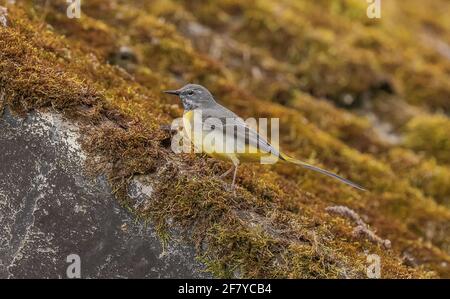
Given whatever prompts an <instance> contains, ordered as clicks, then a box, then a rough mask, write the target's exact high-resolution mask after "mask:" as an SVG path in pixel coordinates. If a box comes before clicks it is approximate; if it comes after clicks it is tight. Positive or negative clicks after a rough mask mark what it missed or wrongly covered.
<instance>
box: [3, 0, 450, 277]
mask: <svg viewBox="0 0 450 299" xmlns="http://www.w3.org/2000/svg"><path fill="white" fill-rule="evenodd" d="M40 2H42V3H40ZM85 2H86V3H85ZM85 2H83V4H82V17H81V19H69V18H67V16H66V8H67V6H66V5H67V4H66V3H65V1H62V0H61V1H29V2H25V3H17V4H13V5H12V4H4V5H5V6H6V7H7V9H8V15H7V21H8V23H7V26H6V27H5V26H1V25H0V36H1V38H0V94H1V95H2V96H1V97H0V101H1V102H0V106H1V105H5V104H6V105H9V106H10V107H11V108H12V109H13V110H14V111H15V112H16V113H21V114H23V113H27V112H28V111H31V110H33V109H53V110H56V111H58V112H60V113H62V114H64V115H65V116H66V117H67V118H69V119H71V120H72V121H76V122H78V123H79V124H80V125H81V126H82V127H83V128H84V134H83V140H81V142H82V143H83V144H84V149H85V150H86V151H87V152H88V153H89V154H90V163H89V165H87V167H88V168H89V170H91V171H92V172H93V173H103V174H106V175H107V176H108V178H109V181H110V183H111V185H112V186H113V189H114V191H115V194H116V197H117V198H118V200H120V201H121V202H122V203H123V205H124V206H125V207H127V208H129V209H130V210H131V211H132V212H133V213H134V214H135V215H136V217H137V218H139V219H143V220H144V221H151V222H152V223H153V224H155V225H156V226H157V227H158V229H159V232H160V235H161V239H162V242H164V240H165V238H170V228H171V227H172V226H176V227H177V228H179V229H181V230H183V231H184V232H185V235H186V242H193V243H194V244H195V245H196V246H197V250H198V257H199V259H201V260H202V261H203V262H204V263H205V264H206V265H207V266H208V269H209V271H211V272H212V273H213V274H215V275H217V276H221V277H292V278H297V277H314V278H318V277H326V278H333V277H365V275H366V265H367V261H366V256H367V255H368V254H378V255H380V257H381V261H382V276H383V277H394V278H406V277H450V269H449V263H450V199H449V198H450V166H449V164H448V161H449V147H448V142H447V143H446V141H448V138H447V137H448V130H446V129H445V127H446V126H447V127H448V122H449V120H448V114H445V113H448V112H449V109H450V108H449V106H448V104H449V101H448V99H449V95H450V87H449V82H450V81H449V75H450V63H449V60H448V57H446V56H445V51H444V52H443V50H442V48H443V47H437V46H433V45H435V44H433V43H432V42H422V43H418V42H417V40H421V38H423V39H431V40H433V41H435V42H436V43H438V41H439V42H440V43H444V44H448V43H449V40H450V35H449V34H450V33H449V24H448V18H445V17H444V15H443V12H445V11H446V10H445V8H446V7H447V8H448V3H447V2H446V1H438V0H435V1H432V3H433V4H432V5H431V4H430V6H429V9H428V10H427V12H426V13H425V11H424V10H423V9H422V7H421V2H420V1H418V0H417V1H410V3H409V4H408V6H407V7H404V6H403V5H401V1H389V3H385V2H383V5H385V6H383V17H382V19H381V20H375V21H374V20H370V21H369V20H368V19H367V17H366V15H365V9H366V7H365V6H364V5H362V4H361V3H360V2H359V1H337V0H334V1H314V2H311V1H294V0H283V1H278V2H277V4H275V3H273V4H272V2H269V1H257V0H255V1H231V0H223V1H222V0H221V1H214V2H210V3H209V4H205V3H202V4H200V3H201V2H199V1H198V2H197V1H196V2H193V1H171V0H158V1H152V2H149V3H147V2H144V1H137V0H135V1H133V0H132V1H130V0H129V1H119V0H110V1H101V0H91V1H85ZM447 11H448V10H447ZM186 82H198V83H201V84H203V85H205V86H207V87H208V88H209V89H210V90H211V91H212V92H213V93H214V95H215V96H216V97H217V99H218V100H219V101H220V102H221V103H223V104H225V105H227V106H228V107H230V108H231V109H232V110H234V111H235V112H237V113H238V114H240V115H241V116H243V117H279V118H280V122H281V132H280V133H281V134H280V135H281V140H280V141H281V146H282V148H284V149H285V150H286V151H287V152H288V153H289V154H291V155H293V156H295V157H298V158H302V159H304V160H307V161H309V162H311V163H315V164H317V165H319V166H323V167H326V168H328V169H331V170H334V171H337V172H339V173H340V174H342V175H343V176H345V177H348V178H350V179H352V180H354V181H355V182H358V183H361V184H363V185H364V186H366V187H367V188H368V189H369V190H370V192H365V193H360V192H357V191H355V190H352V189H350V188H349V187H347V186H345V185H342V184H339V183H337V182H335V181H333V180H330V179H328V178H326V177H322V176H319V175H316V174H314V173H310V172H307V171H304V170H302V169H299V168H297V167H295V166H289V165H284V164H276V165H273V166H267V165H244V166H243V167H241V168H240V171H239V176H238V185H239V188H238V190H237V191H238V192H237V195H236V196H234V195H233V194H232V193H230V192H227V191H226V188H225V186H226V182H224V181H223V180H221V179H219V177H218V175H219V174H221V173H222V172H223V171H225V170H226V169H227V167H228V165H227V164H226V163H224V162H219V161H216V160H214V159H212V158H207V157H205V156H202V155H197V156H196V155H193V154H192V155H190V154H183V155H176V154H174V153H172V152H171V151H170V148H169V147H168V142H167V140H168V138H170V136H169V135H168V133H167V132H165V131H163V130H162V129H161V128H160V125H161V124H168V123H170V122H171V120H172V119H173V118H175V117H178V116H180V114H181V112H182V111H181V109H180V107H179V106H177V105H176V104H177V102H176V101H174V100H173V99H170V98H167V97H165V96H164V95H163V94H161V90H163V89H165V88H168V87H171V88H172V87H178V86H180V85H183V84H184V83H186ZM326 100H329V101H326ZM386 105H389V107H388V108H386ZM337 106H340V107H341V108H338V107H337ZM343 107H344V108H353V109H352V110H344V108H343ZM391 110H394V111H391ZM380 124H384V125H386V124H387V125H388V126H389V130H388V132H385V131H386V130H385V129H384V127H383V126H381V125H380ZM383 133H384V134H383ZM386 135H388V136H391V137H392V136H393V137H392V138H388V137H387V136H386ZM138 174H145V175H149V176H150V177H152V178H153V179H154V184H155V189H156V192H155V194H157V196H156V198H154V199H153V200H152V201H151V202H149V203H148V204H147V205H144V206H140V207H138V208H134V207H132V206H131V205H129V204H128V198H127V195H126V194H127V183H128V182H129V180H130V179H131V178H132V177H133V176H135V175H138ZM335 205H343V206H346V207H348V208H351V209H353V210H355V211H356V212H357V213H358V214H359V215H360V216H361V217H362V219H363V220H364V221H365V222H366V223H367V224H368V225H369V228H370V230H371V231H374V232H376V234H377V235H378V236H380V237H381V238H383V239H389V240H390V241H391V244H392V245H391V248H389V249H386V247H384V246H383V245H382V244H378V243H377V242H373V240H370V238H368V237H367V236H365V235H358V234H355V231H354V227H355V226H356V224H355V223H354V222H352V221H351V220H350V219H347V218H345V217H342V216H339V215H336V214H334V213H330V212H329V211H327V208H328V207H330V206H335Z"/></svg>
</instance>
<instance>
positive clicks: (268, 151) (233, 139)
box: [164, 84, 365, 191]
mask: <svg viewBox="0 0 450 299" xmlns="http://www.w3.org/2000/svg"><path fill="white" fill-rule="evenodd" d="M164 92H165V93H167V94H173V95H176V96H178V97H180V99H181V101H182V103H183V107H184V113H183V127H184V128H183V133H184V134H186V135H187V137H188V139H189V140H190V141H191V142H192V143H193V144H194V146H195V147H196V148H202V149H204V151H205V152H206V153H207V154H208V155H209V156H211V157H214V158H217V159H220V160H224V161H231V162H233V167H231V168H230V169H229V170H228V171H226V172H225V173H224V174H223V175H222V177H224V176H226V175H228V174H229V173H230V172H231V171H232V170H233V169H234V175H233V183H232V185H231V189H232V190H234V186H235V182H236V173H237V169H238V166H239V163H240V162H258V161H261V158H262V157H267V156H270V157H273V158H275V159H276V160H278V159H280V160H281V161H286V162H289V163H294V164H297V165H300V166H302V167H304V168H307V169H310V170H314V171H317V172H319V173H322V174H324V175H327V176H329V177H332V178H335V179H337V180H339V181H341V182H343V183H345V184H347V185H350V186H352V187H354V188H356V189H359V190H362V191H365V189H364V188H363V187H361V186H359V185H357V184H355V183H353V182H351V181H349V180H347V179H344V178H342V177H340V176H338V175H337V174H334V173H332V172H330V171H328V170H325V169H321V168H319V167H316V166H313V165H310V164H307V163H305V162H302V161H299V160H297V159H294V158H291V157H289V156H288V155H286V154H284V153H282V152H281V151H279V150H278V149H277V148H275V147H274V146H272V145H271V144H270V143H269V142H267V140H266V139H264V137H262V136H261V135H260V134H258V133H257V132H256V131H255V130H254V129H253V128H251V127H249V126H248V124H247V123H246V122H244V121H243V120H242V118H240V117H239V116H237V115H236V114H235V113H233V112H232V111H230V110H228V109H227V108H225V107H224V106H222V105H220V104H218V103H217V102H216V101H215V100H214V97H213V96H212V94H211V93H210V92H209V91H208V89H206V88H205V87H203V86H201V85H197V84H187V85H185V86H184V87H182V88H180V89H177V90H167V91H164ZM195 114H199V115H201V118H200V121H201V122H202V124H204V123H205V122H207V121H208V120H209V119H216V120H217V119H218V120H219V121H220V122H221V123H222V124H223V128H227V130H224V129H223V128H222V130H216V129H215V127H214V125H211V126H208V125H206V126H204V125H201V126H196V125H195V124H194V119H195V117H194V115H195ZM230 126H231V127H233V128H232V130H229V128H230ZM196 128H197V129H196ZM198 128H199V129H198ZM200 130H201V132H200ZM212 131H214V132H218V133H217V134H219V135H216V137H218V138H217V139H222V140H223V141H224V142H225V144H227V143H229V144H233V149H232V150H231V151H230V150H229V148H227V150H224V148H223V146H221V147H220V148H219V146H218V145H219V144H220V142H215V143H214V144H212V143H208V142H205V137H206V136H208V134H210V133H211V132H212ZM198 136H201V137H200V138H196V137H198ZM234 145H237V146H238V147H239V146H241V147H242V146H243V147H244V148H245V150H244V151H238V150H236V147H235V146H234Z"/></svg>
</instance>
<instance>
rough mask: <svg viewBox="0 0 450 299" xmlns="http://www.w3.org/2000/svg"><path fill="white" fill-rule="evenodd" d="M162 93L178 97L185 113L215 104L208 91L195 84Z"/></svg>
mask: <svg viewBox="0 0 450 299" xmlns="http://www.w3.org/2000/svg"><path fill="white" fill-rule="evenodd" d="M164 92H165V93H167V94H173V95H177V96H179V97H180V99H181V102H182V103H183V107H184V110H186V111H189V110H194V109H197V108H204V107H207V106H208V105H210V104H214V103H215V100H214V98H213V96H212V94H211V93H210V92H209V90H207V89H206V88H205V87H203V86H201V85H197V84H187V85H185V86H183V87H182V88H180V89H176V90H166V91H164Z"/></svg>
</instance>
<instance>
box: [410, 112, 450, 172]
mask: <svg viewBox="0 0 450 299" xmlns="http://www.w3.org/2000/svg"><path fill="white" fill-rule="evenodd" d="M405 131H406V135H405V143H404V145H405V146H406V147H408V148H411V149H413V150H415V151H422V152H425V153H426V154H427V155H428V156H431V157H436V159H437V160H438V161H440V162H443V163H450V120H449V119H448V118H447V117H446V116H443V115H442V116H439V115H436V116H418V117H416V118H413V119H412V120H411V121H410V122H408V124H407V125H406V129H405Z"/></svg>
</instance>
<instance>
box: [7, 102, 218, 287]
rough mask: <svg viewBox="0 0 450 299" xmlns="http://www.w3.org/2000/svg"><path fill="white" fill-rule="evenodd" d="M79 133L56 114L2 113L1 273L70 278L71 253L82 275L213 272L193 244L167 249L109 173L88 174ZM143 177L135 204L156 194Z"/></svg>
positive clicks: (134, 187) (158, 275)
mask: <svg viewBox="0 0 450 299" xmlns="http://www.w3.org/2000/svg"><path fill="white" fill-rule="evenodd" d="M77 139H78V128H77V126H76V125H73V124H71V123H69V122H67V121H65V120H64V119H63V118H62V117H61V116H59V115H58V114H55V113H40V112H34V113H30V114H29V115H28V116H27V117H26V118H19V117H16V116H13V115H11V113H10V112H9V111H8V109H5V113H4V114H3V116H1V117H0V227H1V230H0V278H66V277H67V276H66V271H67V268H68V266H69V265H70V262H67V257H68V256H69V255H71V254H77V255H78V256H79V257H80V260H81V277H82V278H202V277H209V275H208V274H206V273H205V272H203V271H202V270H203V268H204V267H203V265H202V264H200V263H199V262H198V261H196V259H195V251H194V248H193V247H192V246H189V245H187V244H184V243H180V242H178V241H172V242H171V243H170V244H169V245H168V246H167V248H165V249H164V250H163V248H162V245H161V242H160V240H159V239H158V237H157V235H156V234H155V232H154V229H153V228H152V227H151V225H148V226H144V225H143V224H142V223H139V222H136V221H135V219H134V218H133V216H132V215H130V214H129V213H128V212H126V211H125V209H123V208H122V207H121V206H120V205H119V204H118V203H117V201H116V200H115V198H114V196H113V195H112V194H111V190H110V188H109V186H108V184H107V182H106V180H105V179H104V178H101V177H100V178H96V179H93V178H91V177H88V176H86V175H85V174H84V172H83V163H84V160H85V159H86V157H85V155H84V153H83V151H82V149H81V148H80V145H79V143H78V142H77ZM143 182H144V180H143V179H142V178H136V179H135V180H133V183H132V186H130V197H132V198H134V199H135V200H136V204H139V203H142V202H143V201H148V200H151V195H152V193H153V190H152V188H151V186H150V185H148V184H146V183H143Z"/></svg>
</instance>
